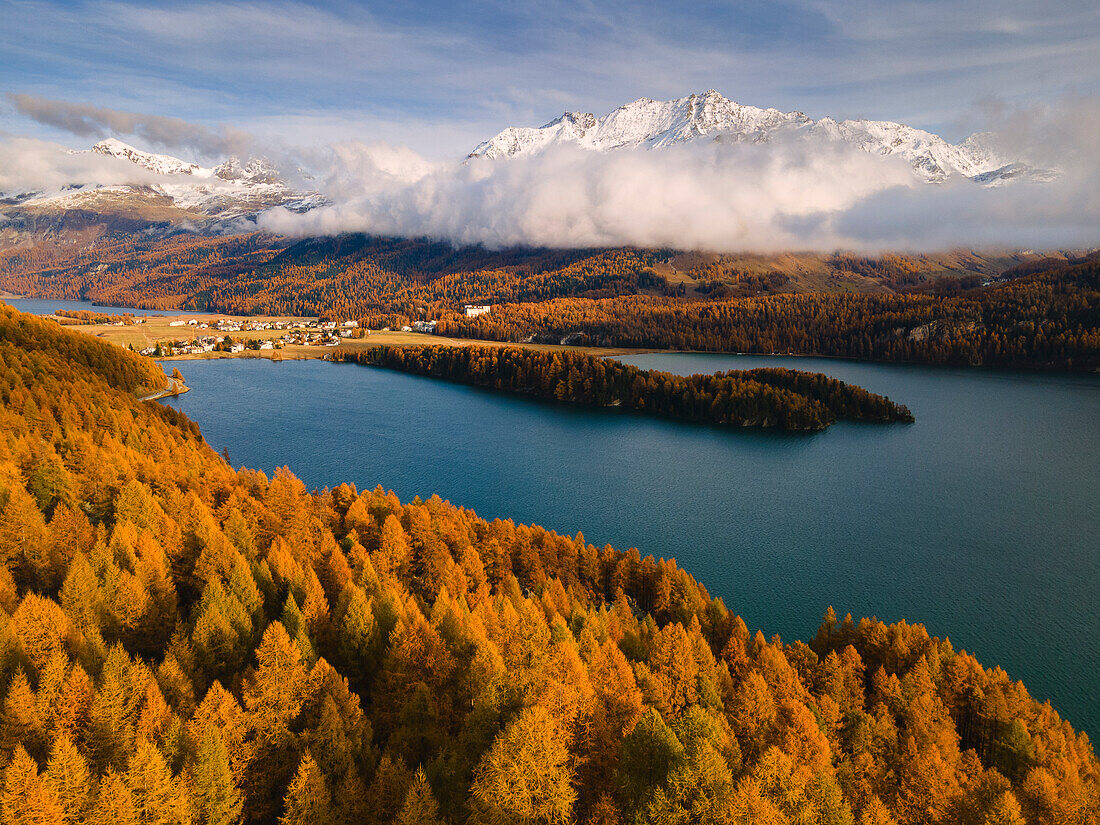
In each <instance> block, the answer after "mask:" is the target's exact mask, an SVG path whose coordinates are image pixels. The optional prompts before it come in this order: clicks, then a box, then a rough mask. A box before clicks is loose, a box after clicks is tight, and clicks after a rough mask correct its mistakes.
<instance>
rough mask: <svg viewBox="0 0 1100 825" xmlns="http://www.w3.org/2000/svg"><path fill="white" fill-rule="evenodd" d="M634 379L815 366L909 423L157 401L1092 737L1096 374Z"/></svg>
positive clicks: (225, 383)
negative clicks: (833, 617) (902, 641)
mask: <svg viewBox="0 0 1100 825" xmlns="http://www.w3.org/2000/svg"><path fill="white" fill-rule="evenodd" d="M623 360H625V361H628V362H630V363H633V364H636V365H637V366H640V367H645V368H660V369H664V370H668V371H671V372H679V373H685V374H690V373H692V372H714V371H716V370H726V369H734V368H749V367H756V366H772V365H779V366H787V367H791V368H798V369H809V370H814V371H818V372H824V373H827V374H829V375H832V376H834V377H836V378H840V379H842V380H845V381H851V382H854V383H857V384H859V385H861V386H863V387H865V388H867V389H869V390H871V391H873V392H878V393H882V394H885V395H888V396H890V397H891V398H892V399H894V400H896V401H899V402H901V403H904V404H907V405H908V406H909V407H910V409H911V410H912V411H913V413H914V415H915V416H916V423H915V424H910V425H903V424H837V425H834V426H833V427H831V428H829V429H828V430H826V431H824V432H820V433H815V434H801V433H800V434H794V433H781V432H770V431H762V430H734V431H731V430H724V429H719V428H716V427H708V426H699V425H691V424H681V423H675V422H671V421H663V420H653V419H647V418H643V417H640V416H636V415H631V414H627V413H619V412H615V411H603V410H585V409H579V408H574V407H568V406H563V405H554V404H544V403H540V402H536V401H531V400H526V399H517V398H513V397H508V396H504V395H499V394H496V393H492V392H489V391H485V390H478V389H474V388H470V387H463V386H458V385H454V384H446V383H443V382H439V381H435V380H432V379H428V378H422V377H416V376H410V375H405V374H401V373H396V372H388V371H384V370H377V369H371V368H367V367H361V366H356V365H352V364H329V363H324V362H320V361H296V362H281V363H273V362H271V361H267V360H223V361H193V362H180V363H177V364H174V365H173V366H178V367H179V368H180V369H181V371H182V372H183V373H184V375H185V377H186V379H187V382H188V384H189V385H190V386H191V388H192V391H191V392H190V393H188V394H186V395H184V396H181V397H180V398H178V399H174V400H172V401H170V402H168V403H171V404H173V405H174V406H176V407H178V408H179V409H180V410H182V411H183V412H185V413H187V415H189V416H190V417H191V418H192V419H194V420H195V421H196V422H198V423H199V424H200V426H201V427H202V429H203V433H204V434H205V436H206V439H207V441H208V442H209V443H210V444H211V445H212V446H213V447H214V448H215V449H217V450H219V451H220V450H222V449H223V448H224V449H227V450H228V452H229V454H230V457H231V459H232V461H233V464H234V466H240V465H245V466H249V467H256V468H260V469H263V470H265V471H266V472H268V473H270V472H271V471H272V470H273V469H274V468H275V467H277V466H281V465H284V464H285V465H289V466H290V468H291V469H292V470H293V471H294V472H295V473H296V474H297V475H298V476H299V477H300V478H302V479H303V480H304V481H305V482H306V484H307V485H308V486H310V487H317V488H320V487H324V486H334V485H336V484H339V483H341V482H345V481H347V482H354V483H355V484H356V485H357V486H358V487H359V488H360V489H365V488H371V487H374V486H375V485H377V484H381V485H383V486H384V487H386V488H387V489H392V490H394V491H395V492H396V493H397V494H398V495H399V496H400V497H401V498H402V499H409V498H411V497H412V496H414V495H420V496H421V497H427V496H430V495H431V494H432V493H438V494H439V495H440V496H442V497H443V498H446V499H449V500H450V501H452V502H453V503H455V504H459V505H462V506H465V507H469V508H472V509H474V510H476V511H477V512H478V513H479V514H480V515H481V516H483V517H485V518H489V519H492V518H498V517H499V518H512V519H514V520H516V521H517V522H527V523H536V524H541V525H543V526H545V527H548V528H551V529H554V530H557V531H558V532H562V533H575V532H577V531H578V530H579V531H583V532H584V535H585V537H586V539H587V540H588V541H589V542H592V543H594V544H596V545H598V546H602V545H603V544H605V543H609V544H612V545H614V546H616V547H620V548H628V547H637V548H638V549H639V550H640V551H641V553H642V554H643V555H648V554H652V555H654V556H665V557H669V556H673V557H675V558H676V559H677V560H678V562H679V563H680V565H681V566H682V567H684V568H685V569H687V570H688V571H690V572H691V573H692V574H693V575H695V576H696V577H697V578H698V579H699V580H700V581H702V582H703V583H704V584H705V585H706V587H707V588H708V589H709V590H710V592H711V593H712V594H713V595H718V596H721V597H722V598H723V599H724V600H725V601H726V603H727V605H729V606H730V607H731V608H732V609H734V610H735V611H736V612H738V613H739V614H740V615H741V616H742V617H744V619H745V621H746V622H747V623H748V625H749V627H750V628H753V629H755V628H761V629H763V631H764V632H765V634H767V635H769V636H770V635H771V634H773V633H779V634H781V635H782V636H783V638H784V639H787V640H788V641H793V640H794V639H796V638H801V639H808V638H810V637H812V636H813V634H814V632H815V630H816V628H817V626H818V624H819V622H820V619H821V615H822V613H823V612H824V610H825V608H826V607H827V606H829V605H833V606H834V607H835V608H836V610H837V612H838V614H840V615H841V616H843V615H844V614H845V613H847V612H851V613H852V614H853V615H854V616H856V617H857V618H858V617H859V616H863V615H874V616H878V617H879V618H880V619H883V620H884V621H897V620H899V619H902V618H904V619H906V620H908V621H910V622H921V623H924V624H925V625H927V626H928V628H929V630H930V632H931V633H933V634H934V635H938V636H949V637H950V638H951V640H952V643H953V644H954V645H955V647H956V648H962V649H966V650H968V651H970V652H972V653H974V654H975V655H977V656H978V657H979V659H980V660H981V661H982V662H983V663H984V664H985V665H986V666H987V667H991V666H993V665H1001V666H1002V667H1004V668H1005V670H1007V671H1008V673H1009V674H1010V675H1011V676H1012V677H1013V678H1017V679H1023V680H1024V682H1025V683H1026V684H1027V686H1028V688H1029V689H1030V690H1031V692H1032V694H1033V695H1034V696H1036V697H1038V698H1040V699H1050V700H1051V701H1052V703H1053V704H1054V706H1055V708H1056V709H1058V710H1059V712H1061V713H1062V714H1063V715H1064V716H1065V717H1066V718H1068V719H1069V720H1070V721H1071V722H1072V723H1073V724H1074V725H1075V726H1076V727H1078V728H1082V729H1085V730H1087V731H1089V732H1090V733H1092V734H1093V735H1094V736H1095V735H1096V734H1100V707H1098V705H1097V701H1096V697H1097V689H1098V688H1100V572H1098V568H1100V428H1098V426H1097V423H1098V421H1100V377H1097V376H1091V375H1089V376H1083V375H1044V374H1037V373H1012V372H987V371H978V370H969V369H948V368H925V367H913V366H899V365H882V364H868V363H858V362H849V361H836V360H826V359H813V358H782V357H774V358H773V357H754V356H725V355H679V354H660V355H643V356H633V357H630V358H624V359H623Z"/></svg>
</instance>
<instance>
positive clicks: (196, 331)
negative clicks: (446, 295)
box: [137, 305, 492, 358]
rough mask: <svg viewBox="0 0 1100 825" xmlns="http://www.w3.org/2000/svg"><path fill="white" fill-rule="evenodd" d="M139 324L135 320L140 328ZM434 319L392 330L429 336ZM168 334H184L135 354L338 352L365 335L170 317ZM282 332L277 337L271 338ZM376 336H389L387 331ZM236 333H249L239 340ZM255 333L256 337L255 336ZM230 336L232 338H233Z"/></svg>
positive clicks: (282, 321) (341, 328) (349, 327)
mask: <svg viewBox="0 0 1100 825" xmlns="http://www.w3.org/2000/svg"><path fill="white" fill-rule="evenodd" d="M491 309H492V307H491V306H489V305H467V306H465V307H463V311H464V313H465V315H466V317H468V318H475V317H477V316H479V315H484V314H486V313H488V312H490V311H491ZM141 322H142V321H140V320H139V321H138V323H141ZM437 323H438V322H437V321H435V320H417V321H413V322H412V324H411V325H405V326H402V327H401V328H400V330H397V331H399V332H403V333H421V334H427V335H430V334H432V333H434V332H435V328H436V325H437ZM168 327H169V328H170V329H169V333H172V332H174V331H175V330H176V329H179V330H180V332H181V333H183V332H184V331H186V333H188V334H185V335H181V336H180V337H179V338H173V339H171V340H164V341H162V340H157V341H156V342H155V343H153V344H150V345H147V346H145V347H143V348H141V349H139V350H137V351H138V352H140V353H141V354H142V355H146V356H150V357H153V358H166V357H172V356H181V355H203V354H206V353H215V352H218V353H227V354H230V355H234V354H237V353H243V352H244V351H245V350H246V349H250V350H279V349H283V348H284V347H287V346H297V347H338V346H340V343H341V340H344V339H349V338H354V339H362V338H366V337H367V336H369V335H370V334H371V333H370V331H369V330H367V329H365V328H363V327H362V326H361V325H360V322H359V321H355V320H336V321H334V320H320V319H317V318H275V319H261V318H226V317H220V318H176V319H174V320H171V321H169V322H168ZM279 332H282V335H272V333H279ZM379 332H381V333H389V332H394V330H390V328H389V327H383V328H382V329H381V330H379ZM241 333H250V334H248V335H242V334H241ZM256 333H260V335H259V336H257V335H256ZM235 336H236V337H235Z"/></svg>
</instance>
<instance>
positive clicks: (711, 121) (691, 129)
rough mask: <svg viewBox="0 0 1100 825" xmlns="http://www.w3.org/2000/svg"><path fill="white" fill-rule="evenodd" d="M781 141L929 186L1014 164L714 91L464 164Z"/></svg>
mask: <svg viewBox="0 0 1100 825" xmlns="http://www.w3.org/2000/svg"><path fill="white" fill-rule="evenodd" d="M781 135H785V136H789V137H793V138H796V139H799V140H806V141H822V142H824V141H840V142H844V143H849V144H851V145H853V146H855V147H857V148H858V149H861V150H863V151H865V152H868V153H870V154H874V155H882V156H890V155H893V156H898V157H901V158H903V159H904V160H906V161H907V162H908V163H909V165H910V167H911V168H912V169H913V172H914V174H915V175H916V176H917V177H918V178H920V179H922V180H924V181H926V182H929V183H938V182H941V181H943V180H946V179H947V178H948V177H951V176H963V177H968V178H970V179H972V180H975V181H977V182H979V183H988V181H989V179H990V175H991V174H992V173H995V172H997V170H1001V169H1004V168H1006V167H1008V166H1010V165H1012V164H1014V163H1015V162H1016V161H1017V160H1018V159H1015V158H1009V157H1006V156H1004V155H1003V154H1002V153H1001V152H999V151H998V150H997V148H996V146H995V144H994V142H993V141H992V140H991V139H990V137H989V136H988V135H973V136H971V137H970V138H968V139H967V140H965V141H963V142H962V143H959V144H952V143H948V142H947V141H945V140H944V139H943V138H941V137H939V136H938V135H934V134H932V133H930V132H926V131H923V130H921V129H915V128H913V127H911V126H906V125H905V124H903V123H894V122H891V121H873V120H843V121H837V120H834V119H832V118H829V117H824V118H821V119H820V120H817V121H815V120H813V119H811V118H809V117H807V116H806V115H805V114H803V113H802V112H799V111H793V112H783V111H780V110H778V109H774V108H767V109H761V108H758V107H756V106H747V105H744V104H741V103H737V102H736V101H733V100H730V99H729V98H727V97H725V96H724V95H723V94H721V93H720V92H718V91H716V90H715V89H707V91H705V92H702V93H698V92H693V93H692V94H689V95H688V96H687V97H682V98H678V99H675V100H664V101H661V100H652V99H650V98H648V97H641V98H638V99H637V100H635V101H633V102H631V103H626V104H623V105H622V106H620V107H619V108H617V109H615V110H613V111H611V112H609V113H607V114H606V115H603V116H600V117H596V116H595V115H592V114H580V113H577V112H566V113H565V114H563V115H562V116H561V117H559V118H556V119H555V120H552V121H550V122H549V123H547V124H546V125H544V126H541V127H538V128H531V127H509V128H508V129H505V130H504V131H503V132H500V133H499V134H498V135H496V136H494V137H492V138H490V139H489V140H486V141H484V142H482V143H480V144H478V145H477V146H476V147H475V148H474V150H473V151H472V152H470V154H469V155H468V158H471V159H472V158H481V157H483V158H489V159H505V158H511V157H519V156H528V155H535V154H540V153H542V152H544V151H546V150H547V149H550V148H552V147H554V146H560V145H572V146H576V147H578V148H581V149H587V150H590V151H595V152H606V151H614V150H618V149H664V148H666V147H669V146H674V145H677V144H685V143H696V142H708V141H713V142H720V143H767V142H769V141H772V140H774V139H776V138H778V137H779V136H781ZM1018 168H1019V167H1015V166H1014V167H1013V169H1018ZM1037 171H1041V170H1037ZM1033 177H1034V176H1033ZM998 179H1000V178H998ZM1036 179H1042V178H1041V177H1037V178H1036Z"/></svg>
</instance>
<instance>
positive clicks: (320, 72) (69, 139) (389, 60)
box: [0, 0, 1100, 158]
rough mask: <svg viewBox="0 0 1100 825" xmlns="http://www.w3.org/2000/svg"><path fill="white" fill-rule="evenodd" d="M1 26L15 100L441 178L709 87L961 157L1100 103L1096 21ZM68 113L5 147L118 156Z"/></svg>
mask: <svg viewBox="0 0 1100 825" xmlns="http://www.w3.org/2000/svg"><path fill="white" fill-rule="evenodd" d="M0 20H2V21H3V25H0V92H4V93H8V94H16V95H26V96H30V97H29V98H23V100H33V99H44V100H45V101H66V102H70V103H77V104H81V105H84V106H88V107H102V108H104V109H109V110H120V111H124V112H133V113H140V114H143V115H152V116H158V117H162V118H163V117H171V118H180V119H182V120H184V121H187V122H188V123H191V124H198V125H199V126H200V127H205V129H206V130H208V131H209V132H210V133H211V134H224V133H225V132H226V130H227V128H228V129H229V130H230V132H232V130H242V131H244V132H248V133H252V134H257V135H260V136H262V137H264V138H267V139H278V140H281V141H283V142H285V143H290V144H295V145H312V144H323V143H327V142H331V141H333V140H340V139H350V138H355V139H359V140H385V141H390V142H399V143H406V144H408V145H410V146H411V147H412V148H414V149H415V150H417V151H419V152H422V153H424V154H426V155H428V156H429V157H438V158H443V157H452V156H459V155H461V154H464V153H465V152H466V151H468V150H469V149H470V148H471V147H472V146H473V145H474V144H475V143H477V142H478V141H479V140H481V139H482V138H485V137H488V136H490V135H492V134H494V133H495V132H497V131H499V130H500V129H501V128H503V127H504V126H507V125H540V124H542V123H544V122H545V121H547V120H549V119H551V118H553V117H555V116H556V115H558V114H560V113H561V112H562V111H563V110H567V109H568V110H583V111H593V112H595V113H597V114H602V113H604V112H606V111H608V110H610V109H612V108H614V107H615V106H617V105H619V104H621V103H625V102H627V101H630V100H633V99H635V98H638V97H642V96H648V97H653V98H671V97H680V96H683V95H686V94H688V93H690V92H693V91H705V90H706V89H708V88H715V89H717V90H719V91H720V92H722V93H723V94H725V95H726V96H727V97H730V98H732V99H734V100H737V101H739V102H742V103H749V104H753V105H759V106H775V107H777V108H781V109H784V110H792V109H800V110H802V111H804V112H806V113H807V114H809V115H811V116H813V117H820V116H823V115H832V116H836V117H869V118H874V119H884V120H899V121H902V122H906V123H909V124H911V125H914V126H919V127H921V128H926V129H929V130H931V131H935V132H938V133H940V134H943V135H944V136H945V137H947V138H948V139H952V140H957V139H960V138H962V137H964V136H965V135H966V134H968V133H969V132H971V131H974V130H978V129H981V128H985V127H986V126H987V124H988V122H989V121H990V120H992V119H995V118H996V117H997V116H998V114H999V113H1000V112H1001V110H1003V109H1004V108H1005V107H1009V108H1011V107H1014V106H1027V105H1031V104H1034V103H1036V102H1042V101H1047V100H1051V99H1054V98H1059V97H1062V96H1066V95H1069V96H1086V97H1087V96H1094V95H1096V94H1098V93H1100V4H1098V3H1096V2H1095V0H1053V1H1052V2H1022V1H1021V0H999V1H998V2H993V1H992V0H959V1H958V2H943V1H942V0H899V2H869V0H850V1H849V2H831V1H830V0H766V1H760V2H758V1H757V0H750V1H749V2H722V3H718V2H696V3H675V2H644V1H643V2H619V0H612V1H611V2H600V3H595V2H555V1H554V0H544V1H543V2H523V1H522V0H519V1H518V2H481V3H474V2H469V3H462V4H453V3H445V2H429V0H413V2H403V3H392V2H388V3H345V2H330V3H322V4H310V3H300V2H283V0H273V2H262V1H261V0H255V1H254V2H239V1H237V2H233V0H231V1H230V2H219V3H184V2H175V3H147V2H145V3H143V2H126V1H125V0H110V1H109V2H107V1H104V0H94V1H93V2H47V0H0ZM52 105H53V104H49V103H43V104H41V105H39V106H37V107H36V108H35V111H36V112H37V113H38V114H37V119H36V118H35V117H30V116H28V115H27V114H24V113H21V112H20V111H19V110H18V109H17V107H16V106H15V105H14V104H13V102H12V101H11V99H10V98H4V99H3V102H2V103H0V132H7V133H9V134H13V133H14V134H25V135H31V136H36V137H43V138H48V139H52V140H57V141H59V142H63V143H66V144H68V145H74V146H80V145H87V144H88V143H90V142H92V140H94V139H95V138H96V137H97V136H102V135H98V134H96V132H97V129H98V131H99V132H102V131H103V128H101V127H96V126H88V125H85V127H84V128H82V129H77V131H78V132H81V131H82V132H83V133H81V134H73V132H72V128H73V127H72V124H71V122H69V121H66V120H65V119H64V118H62V117H60V116H55V115H51V111H52V110H51V108H50V107H51V106H52ZM23 108H24V111H26V110H27V107H26V106H24V107H23ZM92 120H95V118H92ZM64 123H69V125H68V126H64V125H63V124H64ZM200 131H201V130H200ZM160 133H162V134H167V133H166V132H164V131H163V130H162V131H161V132H160ZM166 140H167V138H166ZM134 142H139V141H134ZM197 143H198V144H201V143H202V141H201V140H192V141H191V144H192V146H194V145H195V144H197ZM148 148H158V147H152V146H150V147H148ZM159 148H172V147H169V146H162V147H159Z"/></svg>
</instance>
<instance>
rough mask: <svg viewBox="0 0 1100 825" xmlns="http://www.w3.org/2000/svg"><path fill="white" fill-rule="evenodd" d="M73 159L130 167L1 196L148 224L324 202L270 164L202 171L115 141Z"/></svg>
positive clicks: (27, 206) (231, 163)
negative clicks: (100, 179) (105, 180)
mask: <svg viewBox="0 0 1100 825" xmlns="http://www.w3.org/2000/svg"><path fill="white" fill-rule="evenodd" d="M70 154H72V155H102V156H105V157H108V158H113V159H117V160H119V161H124V162H125V163H126V164H130V165H131V166H127V167H122V168H121V169H117V170H113V177H114V179H116V180H119V181H121V182H118V183H114V184H109V185H102V184H94V183H83V182H81V181H73V182H72V183H69V184H66V185H64V186H62V187H60V188H59V189H55V190H52V191H38V192H8V193H4V194H3V195H0V198H4V199H6V200H7V201H8V202H9V203H15V204H18V206H19V208H20V209H23V210H30V211H33V212H57V211H69V210H85V211H93V212H113V213H120V212H125V213H126V214H128V215H132V216H135V217H141V216H142V215H145V216H147V217H148V218H149V219H150V220H157V221H163V220H166V219H167V220H169V221H170V222H179V221H189V222H195V221H203V220H215V221H226V220H230V219H234V218H240V217H246V216H250V215H255V214H256V213H258V212H261V211H263V210H265V209H269V208H271V207H274V206H285V207H287V208H288V209H292V210H295V211H305V210H307V209H312V208H313V207H315V206H319V205H321V204H322V203H324V198H323V197H322V196H321V195H320V194H318V193H317V192H311V191H298V190H296V189H294V188H293V187H291V186H290V185H289V184H287V183H286V182H285V181H284V180H283V179H282V178H281V177H280V176H279V171H278V170H277V169H276V168H275V167H274V166H272V165H271V164H270V163H269V162H268V161H266V160H263V159H261V158H251V159H249V160H248V161H246V162H245V163H242V162H241V161H240V160H239V159H238V158H230V159H228V160H226V161H224V162H222V163H220V164H218V165H217V166H212V167H204V166H200V165H199V164H197V163H192V162H190V161H186V160H181V159H179V158H176V157H172V156H171V155H160V154H155V153H152V152H145V151H142V150H140V149H136V148H134V147H133V146H129V145H128V144H126V143H123V142H122V141H120V140H117V139H115V138H108V139H107V140H102V141H100V142H99V143H97V144H95V145H94V146H93V147H92V148H91V149H89V150H70Z"/></svg>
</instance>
